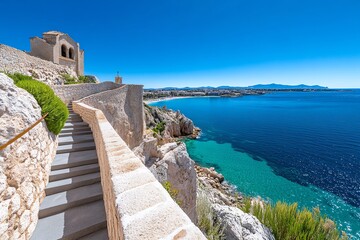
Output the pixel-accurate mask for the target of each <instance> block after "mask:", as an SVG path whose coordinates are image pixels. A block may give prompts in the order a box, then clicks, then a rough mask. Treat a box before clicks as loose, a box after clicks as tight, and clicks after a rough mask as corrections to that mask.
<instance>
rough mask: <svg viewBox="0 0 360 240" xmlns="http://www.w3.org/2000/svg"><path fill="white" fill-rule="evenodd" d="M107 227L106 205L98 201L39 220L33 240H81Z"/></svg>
mask: <svg viewBox="0 0 360 240" xmlns="http://www.w3.org/2000/svg"><path fill="white" fill-rule="evenodd" d="M105 227H106V214H105V208H104V203H103V201H96V202H92V203H88V204H85V205H81V206H79V207H74V208H70V209H68V210H66V211H65V212H62V213H58V214H55V215H52V216H49V217H45V218H42V219H39V221H38V224H37V226H36V228H35V231H34V233H33V235H32V237H31V239H32V240H39V239H40V240H41V239H46V240H52V239H79V238H81V237H84V236H86V235H89V234H91V233H95V232H97V231H100V230H102V229H104V228H105Z"/></svg>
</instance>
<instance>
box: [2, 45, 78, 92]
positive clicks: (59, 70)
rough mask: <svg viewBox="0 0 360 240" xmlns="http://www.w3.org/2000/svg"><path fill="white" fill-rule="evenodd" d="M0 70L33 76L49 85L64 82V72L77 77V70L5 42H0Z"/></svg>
mask: <svg viewBox="0 0 360 240" xmlns="http://www.w3.org/2000/svg"><path fill="white" fill-rule="evenodd" d="M0 71H3V72H9V73H21V74H24V75H28V76H32V77H33V78H35V79H37V80H39V81H41V82H44V83H46V84H49V85H58V84H63V82H64V79H63V77H62V76H61V75H62V74H69V75H70V76H73V77H76V72H75V71H74V70H73V69H72V68H70V67H66V66H61V65H58V64H54V63H52V62H49V61H46V60H42V59H40V58H37V57H33V56H30V55H29V54H27V53H26V52H23V51H20V50H18V49H15V48H12V47H9V46H6V45H3V44H0Z"/></svg>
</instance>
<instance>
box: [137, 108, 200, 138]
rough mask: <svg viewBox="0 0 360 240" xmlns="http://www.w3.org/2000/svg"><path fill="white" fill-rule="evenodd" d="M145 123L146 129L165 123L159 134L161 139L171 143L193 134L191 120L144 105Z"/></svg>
mask: <svg viewBox="0 0 360 240" xmlns="http://www.w3.org/2000/svg"><path fill="white" fill-rule="evenodd" d="M144 110H145V122H146V127H147V128H154V127H156V125H157V124H158V123H160V122H165V130H164V131H163V132H162V133H161V135H162V137H163V139H164V140H165V142H166V140H169V141H171V140H172V139H173V138H176V137H181V136H188V135H191V134H193V133H194V130H195V126H194V123H193V121H191V119H189V118H187V117H186V116H185V115H183V114H181V113H180V112H179V111H177V112H175V111H173V110H168V109H163V108H157V107H150V106H147V105H145V108H144Z"/></svg>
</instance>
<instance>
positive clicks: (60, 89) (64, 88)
mask: <svg viewBox="0 0 360 240" xmlns="http://www.w3.org/2000/svg"><path fill="white" fill-rule="evenodd" d="M121 86H122V85H120V84H116V83H113V82H102V83H85V84H71V85H56V86H51V87H52V89H53V90H54V92H55V93H56V95H58V96H59V97H60V99H61V100H62V101H63V102H65V103H66V104H68V103H70V102H71V101H76V100H79V99H82V98H84V97H87V96H89V95H92V94H95V93H99V92H103V91H107V90H112V89H116V88H119V87H121Z"/></svg>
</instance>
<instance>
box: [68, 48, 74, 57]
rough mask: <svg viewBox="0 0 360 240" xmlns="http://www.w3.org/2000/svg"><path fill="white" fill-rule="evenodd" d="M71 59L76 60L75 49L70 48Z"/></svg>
mask: <svg viewBox="0 0 360 240" xmlns="http://www.w3.org/2000/svg"><path fill="white" fill-rule="evenodd" d="M69 58H71V59H74V49H72V48H69Z"/></svg>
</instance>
